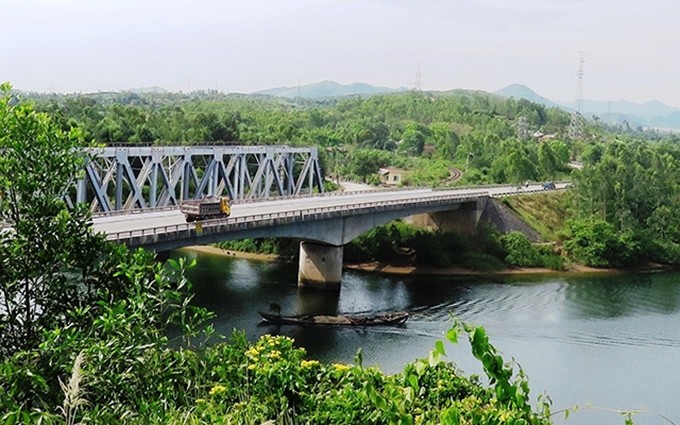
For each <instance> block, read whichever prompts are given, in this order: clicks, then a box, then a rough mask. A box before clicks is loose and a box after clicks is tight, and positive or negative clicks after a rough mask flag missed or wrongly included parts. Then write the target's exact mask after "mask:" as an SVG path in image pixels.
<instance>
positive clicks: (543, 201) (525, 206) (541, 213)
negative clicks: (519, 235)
mask: <svg viewBox="0 0 680 425" xmlns="http://www.w3.org/2000/svg"><path fill="white" fill-rule="evenodd" d="M502 202H503V203H504V204H505V205H507V206H509V207H510V209H512V210H513V211H514V212H515V213H517V215H519V216H520V217H522V219H523V220H524V221H526V222H527V223H528V224H529V225H530V226H531V227H532V228H533V229H535V230H536V231H537V232H538V233H539V234H540V235H541V237H542V238H543V239H544V240H546V241H559V240H560V239H561V237H562V235H561V233H562V232H563V229H564V222H565V220H566V217H567V215H568V211H569V195H568V193H567V192H546V193H540V194H532V195H529V196H509V197H507V198H503V200H502Z"/></svg>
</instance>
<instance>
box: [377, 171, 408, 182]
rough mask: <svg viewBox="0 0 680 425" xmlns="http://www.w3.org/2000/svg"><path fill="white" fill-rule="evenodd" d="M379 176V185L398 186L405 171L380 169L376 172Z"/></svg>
mask: <svg viewBox="0 0 680 425" xmlns="http://www.w3.org/2000/svg"><path fill="white" fill-rule="evenodd" d="M378 174H379V175H380V183H381V184H385V185H388V186H398V185H400V184H402V182H403V180H404V176H405V175H406V171H404V170H401V169H399V168H392V167H387V168H381V169H380V170H379V171H378Z"/></svg>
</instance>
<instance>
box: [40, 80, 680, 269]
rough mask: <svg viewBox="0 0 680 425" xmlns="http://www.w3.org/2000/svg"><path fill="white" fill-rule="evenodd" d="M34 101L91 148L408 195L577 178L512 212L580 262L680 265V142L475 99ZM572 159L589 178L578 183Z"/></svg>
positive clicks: (449, 95) (523, 104) (97, 97)
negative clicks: (273, 155)
mask: <svg viewBox="0 0 680 425" xmlns="http://www.w3.org/2000/svg"><path fill="white" fill-rule="evenodd" d="M31 96H32V98H33V99H34V100H35V104H36V106H35V107H36V109H38V110H40V111H45V112H47V113H48V114H49V115H50V116H51V117H52V120H53V122H55V123H56V125H57V126H58V127H59V128H61V129H62V130H63V131H65V132H69V131H70V129H71V128H76V127H77V128H82V137H83V139H84V140H90V139H95V140H97V141H99V142H102V143H108V144H124V145H125V144H138V143H147V144H172V143H186V144H196V143H216V142H236V143H239V144H286V145H293V146H295V145H303V146H317V147H319V148H320V149H319V151H320V155H321V160H322V164H323V169H324V170H325V172H326V173H327V175H331V176H334V177H336V176H338V177H341V178H345V179H349V180H359V181H363V182H369V183H376V184H377V183H378V177H377V176H378V175H377V172H378V170H379V168H381V167H387V166H391V167H397V168H401V169H404V170H406V171H407V174H406V177H405V179H404V181H403V184H406V185H413V186H433V187H434V186H437V187H441V186H455V185H477V184H487V183H512V184H518V183H520V182H524V181H526V180H530V181H550V180H560V179H567V178H569V179H571V178H572V175H573V180H574V183H575V186H574V189H573V190H572V191H570V192H571V193H570V195H568V196H565V197H563V198H562V197H559V196H554V197H550V196H546V197H537V198H533V199H535V200H534V201H531V200H529V198H526V200H522V199H517V200H511V201H509V204H510V205H511V206H512V207H513V208H514V209H515V210H516V211H518V212H519V213H520V214H521V215H522V216H523V217H524V218H525V219H526V220H527V221H528V222H529V223H530V224H531V225H533V226H535V227H536V229H537V230H538V231H539V232H540V233H541V234H542V235H543V237H544V238H545V239H546V240H549V241H555V242H557V244H558V245H559V246H563V247H564V250H563V253H564V254H565V255H567V256H569V257H570V258H571V259H573V260H575V261H579V262H584V263H585V264H587V265H593V266H598V267H600V266H628V265H637V264H644V263H645V262H648V261H656V262H661V263H666V264H678V262H679V261H680V234H678V231H677V229H679V228H680V226H678V222H679V217H677V215H678V213H677V211H679V210H680V209H679V208H678V203H679V202H680V201H678V199H680V196H679V195H678V177H677V176H678V173H677V169H678V159H680V149H678V144H677V142H678V140H680V139H679V138H678V136H677V135H675V134H665V133H662V132H644V131H641V129H637V130H633V129H631V128H629V127H628V126H625V125H622V126H618V127H617V126H608V125H606V124H603V123H602V122H600V121H599V120H593V121H587V122H586V123H585V128H584V129H583V134H586V135H587V136H585V137H584V138H583V139H580V140H572V139H570V138H569V137H568V128H569V121H570V116H569V115H568V114H567V113H566V112H564V111H562V110H560V109H557V108H548V107H545V106H543V105H539V104H536V103H532V102H529V101H527V100H516V99H513V98H510V99H505V98H501V97H498V96H494V95H490V94H487V93H483V92H471V91H461V90H458V91H452V92H446V93H421V92H408V93H396V94H387V95H378V96H372V97H347V98H336V99H325V100H319V101H311V100H300V101H296V102H292V101H290V100H287V99H281V98H275V97H269V96H243V95H224V94H221V93H218V92H213V91H207V92H198V93H192V94H191V95H185V94H158V93H154V94H134V93H98V94H92V95H69V96H52V95H50V96H48V95H31ZM570 160H578V161H581V162H582V163H583V169H582V170H574V171H572V170H571V169H570V168H569V167H568V165H569V161H570ZM459 172H461V173H462V176H461V177H460V178H459V179H451V178H450V177H451V176H452V175H456V176H458V173H459ZM329 188H330V185H329ZM599 221H604V222H605V223H607V226H611V228H610V227H607V226H604V227H603V225H601V224H600V223H599ZM612 232H614V233H615V234H616V237H612V236H611V233H612ZM269 245H271V244H269ZM269 248H271V246H270V247H269ZM269 248H267V249H269ZM274 249H279V248H274ZM416 255H417V253H416ZM447 255H448V254H443V257H446V256H447ZM471 255H475V256H476V255H477V254H471ZM420 256H421V257H425V255H422V254H421V255H420ZM439 256H440V257H441V256H442V255H439ZM434 258H435V260H433V261H434V263H435V264H447V263H450V262H451V259H446V258H437V257H436V256H435V257H434ZM503 258H505V257H503ZM479 262H481V263H483V261H479Z"/></svg>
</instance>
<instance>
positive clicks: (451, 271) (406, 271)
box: [184, 245, 661, 276]
mask: <svg viewBox="0 0 680 425" xmlns="http://www.w3.org/2000/svg"><path fill="white" fill-rule="evenodd" d="M184 249H190V250H192V251H198V252H205V253H208V254H214V255H222V256H225V257H234V258H243V259H247V260H254V261H281V262H285V261H289V260H288V259H284V258H280V257H279V256H278V255H276V254H258V253H252V252H242V251H232V250H227V249H222V248H218V247H215V246H211V245H194V246H188V247H186V248H184ZM660 268H661V267H646V268H644V269H641V270H639V271H642V270H649V269H652V270H656V269H660ZM343 269H345V270H353V271H360V272H366V273H380V274H392V275H435V276H512V275H535V276H540V275H559V274H569V275H572V274H602V273H617V272H630V271H631V270H621V269H597V268H593V267H586V266H583V265H580V264H572V265H570V266H569V269H567V270H552V269H548V268H542V267H531V268H523V267H508V268H505V269H501V270H497V271H493V272H487V271H477V270H470V269H466V268H463V267H445V268H434V267H422V266H395V265H391V264H387V263H379V262H367V263H353V264H343Z"/></svg>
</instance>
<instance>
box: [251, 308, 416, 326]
mask: <svg viewBox="0 0 680 425" xmlns="http://www.w3.org/2000/svg"><path fill="white" fill-rule="evenodd" d="M260 316H262V319H263V320H264V321H265V322H267V323H274V324H277V325H314V326H316V325H320V326H377V325H401V324H403V323H404V322H406V320H407V319H408V312H406V311H394V312H389V313H383V314H374V315H338V316H330V315H328V316H326V315H317V316H312V315H307V316H281V315H279V314H271V313H263V312H260Z"/></svg>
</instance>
